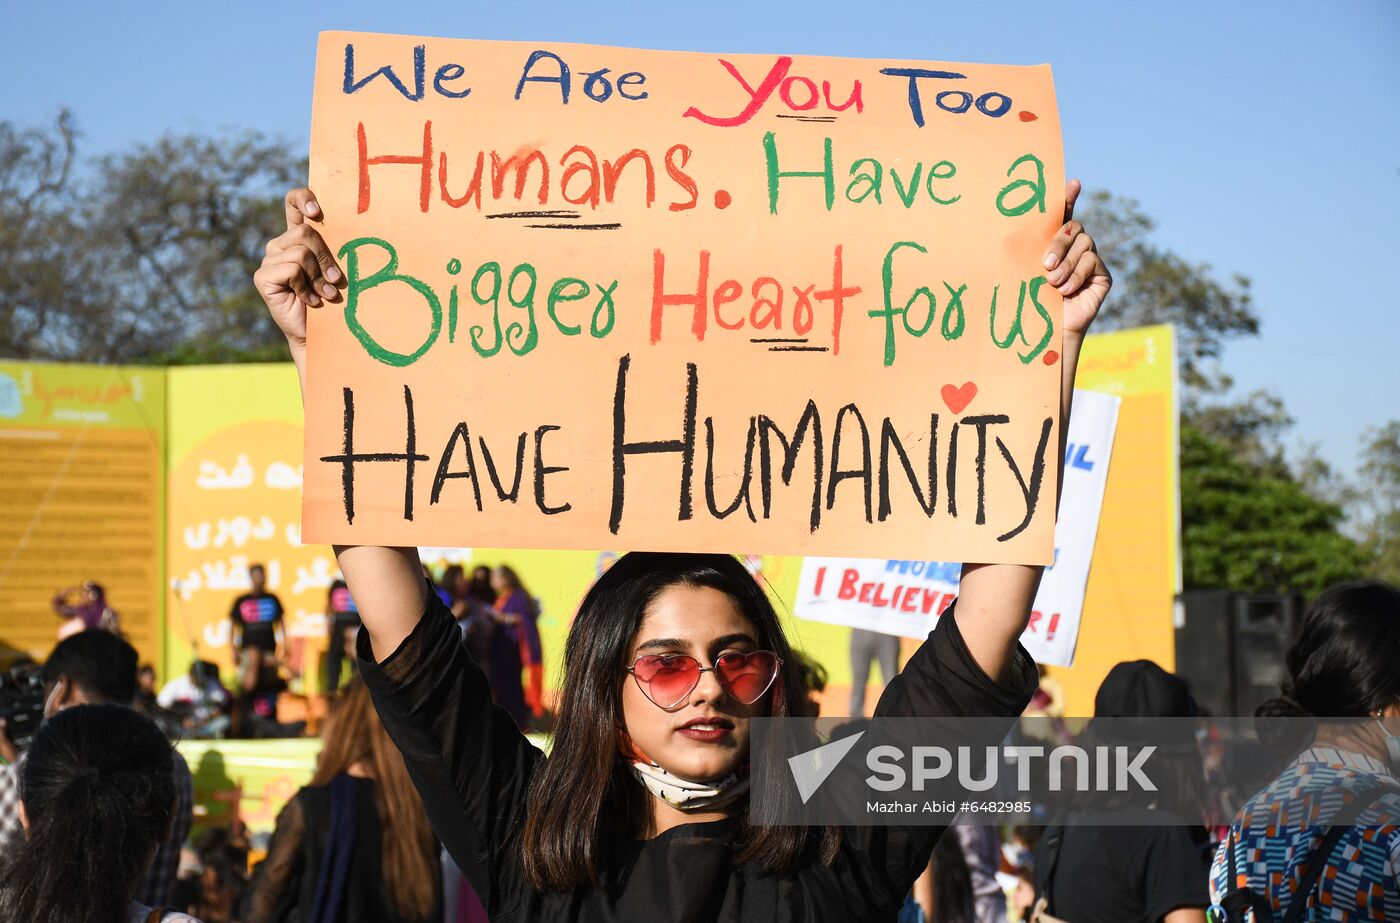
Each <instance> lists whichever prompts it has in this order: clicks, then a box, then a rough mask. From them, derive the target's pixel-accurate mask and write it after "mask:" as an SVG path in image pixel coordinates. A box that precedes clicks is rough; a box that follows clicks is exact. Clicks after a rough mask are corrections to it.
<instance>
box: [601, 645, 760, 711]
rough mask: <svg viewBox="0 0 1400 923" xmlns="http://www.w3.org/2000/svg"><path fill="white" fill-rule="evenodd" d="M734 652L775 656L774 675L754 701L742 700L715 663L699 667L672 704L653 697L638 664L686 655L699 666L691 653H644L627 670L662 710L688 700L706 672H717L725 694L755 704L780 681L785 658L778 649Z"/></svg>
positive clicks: (742, 654)
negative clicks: (662, 702)
mask: <svg viewBox="0 0 1400 923" xmlns="http://www.w3.org/2000/svg"><path fill="white" fill-rule="evenodd" d="M732 653H735V654H739V655H740V656H743V657H748V656H751V655H753V654H769V655H771V656H772V658H773V664H774V666H773V675H772V676H770V677H769V678H768V682H767V683H766V684H765V685H764V687H763V691H762V692H760V693H759V694H758V695H756V696H754V698H753V701H751V702H745V701H744V700H742V699H740V698H739V697H738V696H736V695H735V694H734V693H733V692H732V691H731V690H730V689H729V685H728V683H726V682H725V681H724V679H723V678H722V677H721V674H720V672H719V667H718V666H715V665H711V666H708V667H699V672H697V673H696V674H695V682H694V683H692V684H691V686H690V688H689V689H687V690H686V691H685V692H684V693H682V694H681V697H680V698H679V699H677V700H676V701H674V702H672V703H671V704H670V705H662V704H661V703H660V702H658V701H656V700H655V699H653V698H652V697H651V692H649V691H648V690H647V687H646V686H643V685H642V678H641V677H640V676H638V675H637V664H639V663H641V662H642V661H643V660H645V659H647V658H648V657H686V658H688V659H690V660H692V661H694V662H695V664H696V666H699V664H700V661H699V660H697V659H696V658H694V657H691V656H690V655H689V654H643V655H641V656H640V657H638V658H637V659H636V660H634V661H632V665H631V666H630V667H627V669H626V672H627V673H630V674H631V675H632V679H633V681H634V682H636V684H637V689H638V690H640V691H641V693H642V695H644V696H646V700H647V701H648V702H650V703H651V704H653V705H655V706H656V707H657V708H659V709H661V710H662V711H670V710H672V709H673V708H676V707H678V706H679V705H680V704H681V703H682V702H684V701H685V700H686V698H687V697H689V695H690V694H691V693H692V692H694V691H695V687H696V686H698V685H700V678H701V677H702V676H704V675H705V674H706V673H713V674H715V679H716V680H717V681H718V682H719V686H720V688H721V689H723V690H724V694H725V695H727V696H729V697H730V698H732V699H734V701H736V702H738V703H739V704H741V705H744V706H748V705H752V704H754V702H757V701H758V700H759V699H761V698H763V697H764V696H765V695H767V694H768V691H769V690H770V689H772V688H773V684H774V683H776V682H777V681H778V677H779V676H780V675H782V672H783V658H781V657H779V656H778V654H777V652H776V651H770V650H766V649H765V650H757V651H733V652H732ZM720 656H721V657H723V656H724V655H723V654H721V655H720Z"/></svg>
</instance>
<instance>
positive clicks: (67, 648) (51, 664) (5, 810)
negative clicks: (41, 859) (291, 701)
mask: <svg viewBox="0 0 1400 923" xmlns="http://www.w3.org/2000/svg"><path fill="white" fill-rule="evenodd" d="M136 661H137V657H136V649H135V648H133V647H132V646H131V645H130V644H128V643H126V642H125V641H123V640H122V639H121V638H119V637H117V636H116V635H114V634H110V633H108V632H105V631H84V632H81V633H79V634H76V635H74V636H73V637H71V638H68V639H66V640H63V641H60V642H59V643H58V646H57V647H55V648H54V649H53V653H52V654H50V655H49V659H48V660H47V661H45V663H44V670H43V677H44V688H45V693H44V715H45V718H46V719H50V718H53V717H54V716H55V715H57V714H58V713H60V712H62V711H63V710H64V709H67V708H71V707H74V706H77V705H119V706H123V707H127V708H129V707H130V706H131V701H132V698H133V696H135V694H136ZM173 759H174V769H173V773H174V778H173V780H172V785H173V786H174V791H175V797H176V798H177V799H178V801H177V803H176V804H175V806H174V811H173V814H172V817H173V820H172V822H171V828H170V838H169V839H168V840H166V841H165V842H164V843H163V844H162V845H161V847H160V849H159V850H158V851H157V853H156V857H155V861H154V862H152V863H151V865H150V868H149V870H148V871H147V873H146V877H145V878H144V879H143V881H142V882H141V886H140V888H139V889H138V891H137V893H136V897H137V900H139V901H141V902H142V903H144V904H150V905H152V906H164V905H165V904H166V902H167V901H168V900H169V897H170V889H171V887H172V886H173V885H174V883H175V873H176V870H177V869H178V867H179V864H180V846H181V845H182V844H183V843H184V842H185V837H187V836H188V835H189V832H190V824H191V823H192V822H193V819H194V780H193V778H192V777H191V776H190V767H189V766H188V765H187V764H186V763H185V759H184V757H182V756H180V754H179V753H178V752H177V753H175V754H174V757H173ZM23 765H24V761H23V760H21V761H20V763H19V764H18V766H19V767H22V766H23ZM20 772H22V769H17V768H16V765H9V766H0V857H5V856H11V855H14V854H15V851H16V850H17V849H18V848H19V844H20V842H21V841H22V838H23V833H22V831H21V826H20V820H19V774H20Z"/></svg>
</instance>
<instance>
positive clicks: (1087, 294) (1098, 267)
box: [1045, 179, 1113, 338]
mask: <svg viewBox="0 0 1400 923" xmlns="http://www.w3.org/2000/svg"><path fill="white" fill-rule="evenodd" d="M1083 188H1084V187H1083V184H1081V183H1080V182H1079V180H1077V179H1072V180H1070V181H1069V182H1068V183H1066V184H1065V223H1064V225H1062V226H1061V227H1060V230H1059V231H1057V232H1056V233H1055V238H1054V240H1052V241H1051V242H1050V247H1049V248H1048V249H1047V250H1046V253H1045V278H1046V281H1048V282H1049V283H1050V284H1051V285H1053V286H1055V288H1056V289H1058V290H1059V292H1060V294H1061V295H1062V296H1064V300H1065V320H1064V325H1065V326H1064V329H1065V335H1066V336H1074V337H1080V338H1082V337H1083V336H1084V334H1086V333H1088V332H1089V325H1090V324H1092V323H1093V322H1094V318H1095V317H1097V316H1098V314H1099V308H1101V307H1103V303H1104V299H1106V298H1107V297H1108V291H1109V289H1111V288H1112V287H1113V276H1111V275H1109V272H1108V267H1107V266H1105V265H1104V264H1103V260H1101V259H1099V254H1098V251H1097V249H1096V248H1095V246H1094V238H1093V237H1091V236H1089V232H1088V231H1086V230H1084V226H1083V225H1082V224H1080V223H1079V222H1078V221H1075V220H1074V203H1075V200H1076V199H1078V198H1079V193H1080V192H1081V191H1082V190H1083Z"/></svg>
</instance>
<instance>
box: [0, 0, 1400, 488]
mask: <svg viewBox="0 0 1400 923" xmlns="http://www.w3.org/2000/svg"><path fill="white" fill-rule="evenodd" d="M673 11H674V12H673ZM322 29H359V30H368V31H383V32H401V33H412V34H423V35H444V36H456V37H471V38H498V39H518V40H525V39H531V40H554V41H576V42H598V43H604V44H617V45H632V46H641V47H654V48H675V49H686V50H700V51H735V52H743V51H751V52H785V53H796V54H804V53H806V54H824V55H847V56H853V57H892V58H915V59H918V58H923V59H930V60H945V61H985V62H995V63H1008V64H1033V63H1040V62H1042V61H1049V62H1050V63H1051V64H1052V65H1053V66H1054V68H1055V79H1056V87H1057V91H1058V94H1059V103H1060V110H1061V116H1062V119H1063V127H1064V140H1065V153H1066V160H1067V166H1068V169H1069V171H1070V174H1071V175H1077V176H1080V177H1082V178H1084V179H1085V181H1086V183H1087V184H1088V185H1089V187H1090V188H1106V189H1109V190H1111V191H1113V192H1115V193H1118V194H1121V195H1128V196H1132V197H1134V198H1136V199H1138V200H1139V201H1140V202H1141V203H1142V207H1143V209H1144V211H1146V212H1147V213H1148V214H1150V215H1152V216H1153V217H1154V218H1156V219H1157V221H1158V224H1159V227H1158V233H1157V240H1158V241H1159V242H1160V243H1162V244H1163V245H1165V246H1167V247H1169V248H1171V249H1173V250H1175V251H1176V252H1178V253H1179V254H1181V255H1182V256H1184V257H1186V258H1187V259H1189V260H1192V261H1193V262H1208V263H1210V264H1212V265H1213V266H1214V267H1216V269H1217V271H1218V272H1219V273H1220V274H1221V275H1222V276H1228V275H1229V274H1232V273H1236V272H1239V273H1243V274H1245V275H1247V276H1249V277H1251V279H1253V281H1254V295H1255V301H1256V307H1257V310H1258V313H1259V315H1260V317H1261V318H1262V321H1263V332H1262V335H1261V336H1259V337H1257V338H1255V339H1253V340H1250V341H1246V342H1239V343H1236V344H1234V345H1232V346H1231V347H1230V348H1229V350H1228V352H1227V354H1226V357H1225V366H1226V370H1227V371H1228V372H1230V373H1231V374H1232V375H1233V376H1234V377H1235V379H1236V381H1237V383H1238V387H1239V389H1240V390H1241V391H1249V390H1253V389H1255V388H1268V389H1271V390H1273V391H1275V392H1277V393H1278V394H1280V395H1281V396H1282V397H1283V399H1284V401H1285V403H1286V405H1287V407H1288V409H1289V410H1290V411H1291V412H1292V414H1293V415H1294V416H1295V417H1296V418H1297V420H1298V426H1297V428H1296V429H1295V431H1294V433H1293V436H1292V437H1291V440H1290V441H1291V444H1293V445H1295V446H1296V445H1298V444H1300V443H1301V442H1303V441H1308V442H1316V443H1319V444H1320V447H1321V449H1322V452H1323V454H1324V456H1325V457H1326V458H1328V459H1329V460H1330V461H1332V462H1333V463H1334V464H1335V465H1336V466H1338V467H1339V468H1340V469H1341V470H1343V471H1344V472H1349V471H1350V470H1351V464H1352V455H1353V453H1354V450H1355V447H1356V444H1357V438H1358V436H1359V435H1360V433H1361V432H1362V431H1363V430H1364V429H1365V428H1366V427H1367V426H1371V425H1377V424H1380V423H1382V422H1384V421H1385V420H1387V419H1391V418H1400V361H1397V358H1396V351H1397V347H1400V295H1397V289H1396V286H1395V284H1394V281H1393V279H1394V274H1395V272H1394V271H1395V268H1396V267H1397V266H1400V257H1397V253H1396V249H1397V246H1400V233H1398V232H1397V229H1396V217H1395V216H1396V215H1397V213H1400V2H1396V0H1371V2H1362V0H1348V2H1345V3H1336V4H1322V3H1310V4H1304V3H1288V2H1275V3H1267V4H1266V3H1262V2H1241V3H1218V2H1216V3H1209V4H1207V3H1173V4H1144V3H1124V2H1121V0H1120V2H1112V3H1110V2H1079V3H1072V4H1068V3H1067V4H1060V5H1053V4H1048V3H1027V2H999V3H989V2H982V3H973V2H967V3H956V4H953V3H944V2H928V0H917V2H916V0H901V2H886V0H863V2H855V3H852V2H848V3H831V2H805V3H793V2H787V0H782V2H776V0H747V2H731V0H704V2H695V3H691V2H686V3H674V2H673V3H666V2H650V3H636V2H626V3H622V2H615V3H607V2H596V0H595V2H593V3H577V2H575V3H561V2H557V0H539V2H534V3H529V4H517V3H498V4H492V5H486V4H481V3H479V2H474V0H457V2H455V3H439V2H432V3H427V2H424V3H412V2H403V3H397V4H388V3H380V4H371V3H366V2H360V0H346V2H341V3H336V4H317V3H310V2H304V3H287V2H280V3H268V2H264V0H241V2H237V3H225V4H217V5H216V4H206V3H182V4H173V3H167V2H163V0H162V2H147V3H143V4H139V5H138V4H118V3H110V2H109V3H100V4H99V3H87V2H76V3H39V2H20V0H9V2H6V3H4V4H0V87H3V89H0V119H6V120H10V121H14V122H18V123H21V124H37V123H42V122H46V121H51V120H52V118H53V116H54V114H55V113H56V112H57V111H58V109H59V108H60V107H61V106H68V107H69V108H71V109H72V110H73V112H74V113H75V114H76V116H77V119H78V123H79V126H80V128H81V130H82V132H83V147H84V150H85V152H87V153H100V152H103V151H107V150H113V149H117V148H121V147H124V146H127V145H129V144H131V143H133V142H138V141H145V140H149V139H153V138H154V137H156V136H158V135H159V134H161V133H164V132H167V131H175V132H185V131H197V132H211V133H212V132H219V131H223V130H226V129H234V130H238V129H244V128H250V127H251V128H258V129H260V130H262V131H264V132H267V133H269V134H272V135H277V136H281V137H284V138H287V139H289V140H291V141H293V142H294V143H296V144H297V145H299V146H301V147H303V148H304V146H305V144H306V142H307V131H308V125H309V120H310V112H311V76H312V67H313V63H314V61H313V59H314V54H315V46H316V33H317V32H318V31H320V30H322Z"/></svg>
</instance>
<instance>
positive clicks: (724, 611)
mask: <svg viewBox="0 0 1400 923" xmlns="http://www.w3.org/2000/svg"><path fill="white" fill-rule="evenodd" d="M760 647H761V645H760V644H759V643H758V631H757V629H756V628H755V626H754V624H753V623H752V622H750V621H749V620H748V619H747V618H746V617H745V616H744V614H743V613H742V612H741V611H740V610H739V607H738V606H737V605H735V603H734V601H733V600H732V599H730V598H729V596H727V595H726V594H724V593H722V592H720V591H719V590H716V589H712V588H710V587H693V586H684V585H678V586H673V587H669V588H667V589H665V590H663V591H662V592H661V594H660V595H658V596H657V597H656V599H655V600H654V601H653V602H652V604H651V605H650V606H648V607H647V610H646V613H645V615H644V616H643V617H642V625H641V628H640V629H638V631H637V635H636V637H635V638H633V640H632V646H631V648H630V649H629V651H628V656H627V665H628V666H631V665H632V664H633V663H634V662H635V661H636V659H637V658H638V657H641V656H643V655H646V654H689V655H690V656H691V657H694V658H695V659H696V660H698V661H699V662H700V666H701V667H711V666H714V663H715V659H716V658H717V657H719V655H720V654H722V653H724V652H725V651H740V652H746V651H754V650H759V649H760ZM622 679H623V686H622V719H623V722H624V724H625V726H626V728H627V733H628V734H630V735H631V737H632V741H633V742H634V743H635V744H636V745H637V747H638V748H640V749H641V750H642V752H644V753H645V754H646V755H647V756H649V757H651V758H652V759H653V760H655V761H656V762H657V763H659V764H661V767H662V768H663V769H665V770H666V771H667V772H670V773H673V774H675V775H678V776H680V777H681V778H684V779H691V780H694V781H702V780H707V779H716V778H720V777H722V776H725V775H728V774H729V773H731V772H733V771H735V769H736V768H737V767H738V766H739V765H740V764H741V763H742V762H743V761H744V760H745V759H746V758H747V757H748V753H749V719H750V718H752V717H757V716H761V715H763V714H766V713H767V707H768V704H767V703H768V696H766V695H765V696H764V697H762V698H760V699H759V700H758V701H757V702H755V703H754V704H753V705H743V704H740V703H739V702H738V701H736V700H735V699H733V698H731V697H730V696H729V695H728V694H727V693H725V691H724V688H723V687H722V686H720V684H719V680H717V679H716V678H715V674H714V672H713V671H710V672H706V673H701V674H700V682H699V684H698V685H696V687H695V688H694V689H693V690H691V692H690V694H689V695H687V696H686V697H685V698H684V699H682V700H681V702H680V704H679V705H676V706H675V707H674V708H671V709H669V710H663V709H661V708H660V707H658V706H657V705H655V704H654V703H653V702H652V701H651V700H650V699H648V698H647V697H646V696H645V695H644V694H643V693H642V690H641V689H640V688H639V687H638V685H637V682H636V680H635V679H633V678H632V676H630V675H628V674H624V675H623V677H622ZM697 721H699V722H703V723H702V724H701V725H700V726H699V727H692V728H690V729H688V730H683V729H684V728H686V726H687V725H693V724H694V723H695V722H697Z"/></svg>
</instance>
